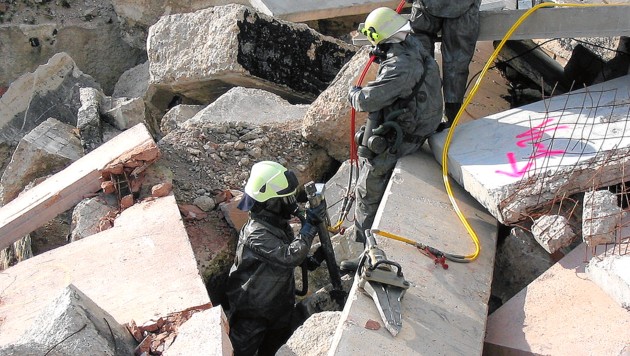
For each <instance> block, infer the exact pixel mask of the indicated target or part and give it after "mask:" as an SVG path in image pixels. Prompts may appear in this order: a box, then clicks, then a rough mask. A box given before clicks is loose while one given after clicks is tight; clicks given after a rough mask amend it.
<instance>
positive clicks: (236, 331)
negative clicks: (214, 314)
mask: <svg viewBox="0 0 630 356" xmlns="http://www.w3.org/2000/svg"><path fill="white" fill-rule="evenodd" d="M287 316H288V318H287ZM291 316H292V313H291V312H290V311H289V312H288V315H284V316H282V317H280V318H277V319H275V320H268V319H266V318H248V317H241V316H239V315H234V316H232V318H231V320H230V341H231V342H232V347H233V348H234V356H254V355H257V356H273V355H275V354H276V352H277V351H278V349H279V348H280V347H281V346H282V345H284V344H285V343H286V342H287V340H288V339H289V337H290V336H291V333H292V332H293V330H292V327H291ZM256 352H258V353H256Z"/></svg>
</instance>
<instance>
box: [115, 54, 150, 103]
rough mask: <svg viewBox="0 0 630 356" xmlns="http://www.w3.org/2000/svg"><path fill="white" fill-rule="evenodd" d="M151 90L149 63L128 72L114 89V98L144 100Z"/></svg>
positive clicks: (119, 79)
mask: <svg viewBox="0 0 630 356" xmlns="http://www.w3.org/2000/svg"><path fill="white" fill-rule="evenodd" d="M148 90H149V62H148V61H147V62H144V63H142V64H138V65H137V66H135V67H133V68H130V69H128V70H126V71H125V72H124V73H123V74H122V75H121V76H120V78H118V81H117V82H116V86H115V87H114V92H113V93H112V98H144V96H145V94H146V93H147V91H148Z"/></svg>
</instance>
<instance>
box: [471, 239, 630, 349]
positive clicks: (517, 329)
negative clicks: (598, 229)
mask: <svg viewBox="0 0 630 356" xmlns="http://www.w3.org/2000/svg"><path fill="white" fill-rule="evenodd" d="M586 249H587V246H586V245H585V244H582V245H580V246H578V247H576V248H575V249H574V250H573V251H571V252H570V253H569V254H568V255H566V256H565V257H564V258H562V259H561V260H560V261H559V262H558V263H556V264H555V265H553V266H552V267H551V268H550V269H549V270H547V271H546V272H545V273H543V274H542V275H541V276H540V277H538V278H537V279H536V280H535V281H533V282H532V283H530V284H529V285H528V286H527V288H526V289H523V290H522V291H521V292H519V293H518V294H517V295H515V296H514V297H513V298H512V299H510V300H509V301H508V302H507V303H505V304H503V305H502V306H501V307H500V308H499V309H497V310H496V311H495V312H494V313H492V314H491V315H489V316H488V323H487V327H486V336H485V345H484V353H483V354H484V355H487V356H495V355H610V356H618V355H624V354H625V353H624V352H622V351H623V350H624V349H625V350H626V352H627V350H628V346H630V345H629V344H630V343H629V342H628V340H630V333H629V332H628V330H630V313H628V311H627V310H625V309H623V308H621V307H620V306H619V304H617V303H616V302H615V301H614V300H613V299H612V298H610V297H609V296H608V295H606V293H604V292H603V291H602V290H601V289H600V288H599V287H598V286H597V285H596V284H595V283H593V281H591V280H589V278H588V276H587V274H586V273H585V270H584V267H585V265H586V262H585V256H586V255H587V254H588V252H587V251H586Z"/></svg>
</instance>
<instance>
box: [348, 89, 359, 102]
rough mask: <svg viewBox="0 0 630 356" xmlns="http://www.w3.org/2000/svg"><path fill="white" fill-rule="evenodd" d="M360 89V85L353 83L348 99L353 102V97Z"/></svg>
mask: <svg viewBox="0 0 630 356" xmlns="http://www.w3.org/2000/svg"><path fill="white" fill-rule="evenodd" d="M359 91H361V87H360V86H356V85H353V86H352V87H350V90H349V91H348V101H349V102H351V103H352V97H353V96H354V93H356V92H359Z"/></svg>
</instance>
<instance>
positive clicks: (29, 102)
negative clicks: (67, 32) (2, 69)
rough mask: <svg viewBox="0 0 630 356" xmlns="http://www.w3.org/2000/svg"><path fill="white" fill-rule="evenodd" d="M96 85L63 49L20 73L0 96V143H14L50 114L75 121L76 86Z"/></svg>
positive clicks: (62, 120) (77, 105)
mask: <svg viewBox="0 0 630 356" xmlns="http://www.w3.org/2000/svg"><path fill="white" fill-rule="evenodd" d="M85 87H91V88H97V89H100V86H99V85H98V83H96V82H95V81H94V79H93V78H92V77H90V76H89V75H86V74H84V73H83V72H81V70H79V68H78V67H77V65H76V63H75V62H74V60H73V59H72V58H71V57H70V56H69V55H68V54H66V53H57V54H55V55H54V56H52V57H51V58H50V60H49V61H48V63H46V64H45V65H41V66H39V67H38V68H37V69H36V70H35V71H34V72H33V73H27V74H24V75H22V76H21V77H19V78H18V79H17V80H15V81H14V82H13V83H11V86H9V89H8V90H7V92H6V93H4V95H2V97H0V144H9V145H15V144H17V142H18V141H19V140H20V139H21V138H22V137H23V136H24V135H26V134H27V133H28V132H30V131H31V130H32V129H33V128H35V127H36V126H37V125H39V124H40V123H41V122H42V121H44V120H46V119H47V118H49V117H54V118H57V119H58V120H60V121H61V122H64V123H66V124H69V125H72V126H76V125H77V112H76V109H75V108H79V107H80V106H81V102H80V99H79V88H85Z"/></svg>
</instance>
